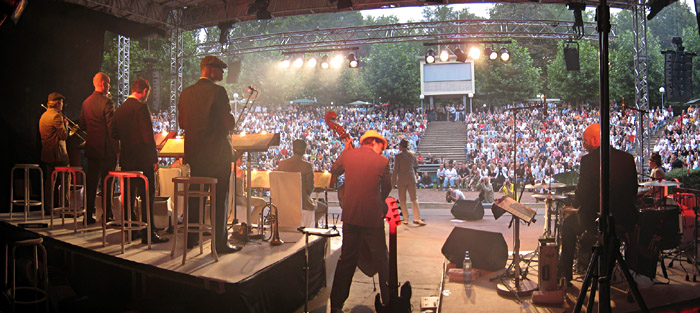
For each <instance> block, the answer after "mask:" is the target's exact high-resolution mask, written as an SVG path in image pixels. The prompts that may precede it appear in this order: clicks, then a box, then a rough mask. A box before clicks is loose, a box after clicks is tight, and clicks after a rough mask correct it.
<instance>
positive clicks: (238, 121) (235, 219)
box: [231, 87, 259, 242]
mask: <svg viewBox="0 0 700 313" xmlns="http://www.w3.org/2000/svg"><path fill="white" fill-rule="evenodd" d="M248 89H249V90H250V92H249V94H248V98H247V99H246V101H245V104H244V105H243V108H242V109H241V113H239V114H238V118H237V119H236V124H235V126H234V127H233V131H232V132H231V133H234V134H235V133H237V132H238V126H240V125H241V124H243V122H244V121H245V118H246V116H247V114H248V113H250V108H249V106H248V104H249V103H251V101H250V99H251V98H253V94H255V98H253V102H255V100H256V99H257V98H258V95H259V92H258V91H257V90H256V89H255V88H252V87H248ZM246 109H248V111H247V112H246ZM241 119H243V120H241ZM247 154H248V158H247V159H248V162H247V163H246V182H247V186H248V188H247V194H246V217H249V216H250V214H249V213H248V212H250V197H251V189H252V188H251V185H250V183H251V177H250V175H251V173H250V172H251V167H250V161H251V157H250V151H248V152H247ZM241 156H242V154H241ZM235 161H236V160H234V162H235ZM237 184H238V182H237V181H236V179H235V173H234V179H233V190H234V192H233V194H234V196H233V224H234V225H235V224H238V210H236V207H237V206H238V195H236V190H237V187H238V186H236V185H237ZM250 224H251V223H250V220H248V221H247V224H246V225H245V230H244V231H243V235H242V237H243V238H242V240H243V241H244V242H247V241H250V239H249V238H248V232H249V231H250Z"/></svg>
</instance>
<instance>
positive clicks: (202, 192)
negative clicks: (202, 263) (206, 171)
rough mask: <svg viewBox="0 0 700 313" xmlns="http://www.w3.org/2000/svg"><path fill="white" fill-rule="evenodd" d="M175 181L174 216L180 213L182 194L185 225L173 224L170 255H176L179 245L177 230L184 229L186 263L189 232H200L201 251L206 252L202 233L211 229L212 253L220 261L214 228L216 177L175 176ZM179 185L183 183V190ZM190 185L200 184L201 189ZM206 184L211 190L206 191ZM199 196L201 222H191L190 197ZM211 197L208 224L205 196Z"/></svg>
mask: <svg viewBox="0 0 700 313" xmlns="http://www.w3.org/2000/svg"><path fill="white" fill-rule="evenodd" d="M173 183H174V185H175V188H174V192H175V205H174V208H173V209H174V212H173V216H179V215H178V208H179V204H178V201H179V199H180V196H182V197H183V201H184V203H183V206H182V207H183V210H184V212H183V225H182V226H180V225H177V224H176V225H173V247H172V250H170V256H175V247H176V246H177V231H178V229H182V232H183V234H184V236H183V238H184V240H183V241H184V242H183V244H182V247H183V248H182V251H183V252H182V264H183V265H184V264H185V261H186V260H187V234H188V233H191V232H192V233H198V234H199V253H200V254H203V253H204V247H203V246H204V243H203V242H202V233H204V232H206V231H210V232H211V233H212V236H211V254H212V255H213V256H214V260H216V261H217V262H218V261H219V256H218V255H217V254H216V232H215V230H214V225H216V183H217V179H216V178H211V177H173ZM179 185H182V190H180V189H179ZM190 185H199V190H190ZM205 186H208V187H209V191H206V188H205ZM192 197H194V198H199V212H198V213H199V214H197V215H198V216H199V223H194V224H192V223H190V222H189V203H188V202H189V198H192ZM207 197H210V199H211V201H210V203H211V205H210V207H211V209H210V210H209V212H210V221H211V224H210V225H207V224H206V223H205V220H204V211H205V206H204V205H205V204H206V201H205V198H207Z"/></svg>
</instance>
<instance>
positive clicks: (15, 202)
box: [10, 164, 44, 222]
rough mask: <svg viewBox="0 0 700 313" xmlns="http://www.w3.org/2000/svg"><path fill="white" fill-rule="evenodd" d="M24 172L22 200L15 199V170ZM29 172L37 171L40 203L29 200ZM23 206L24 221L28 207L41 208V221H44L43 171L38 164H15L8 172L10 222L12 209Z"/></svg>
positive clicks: (27, 213)
mask: <svg viewBox="0 0 700 313" xmlns="http://www.w3.org/2000/svg"><path fill="white" fill-rule="evenodd" d="M18 169H22V170H24V198H23V199H15V170H18ZM29 170H38V171H39V177H40V179H41V201H37V200H31V192H32V188H31V186H30V185H29ZM14 205H22V206H24V221H25V222H26V221H27V219H28V218H29V207H30V206H41V219H44V171H42V170H41V167H40V166H39V165H38V164H15V166H13V167H12V171H11V172H10V220H12V207H13V206H14Z"/></svg>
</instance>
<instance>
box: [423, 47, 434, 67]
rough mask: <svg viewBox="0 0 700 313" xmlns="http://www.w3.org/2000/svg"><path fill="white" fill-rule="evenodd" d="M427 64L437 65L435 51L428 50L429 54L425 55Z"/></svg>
mask: <svg viewBox="0 0 700 313" xmlns="http://www.w3.org/2000/svg"><path fill="white" fill-rule="evenodd" d="M425 63H428V64H432V63H435V50H433V49H428V52H426V53H425Z"/></svg>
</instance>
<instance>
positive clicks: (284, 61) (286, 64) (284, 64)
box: [280, 57, 292, 68]
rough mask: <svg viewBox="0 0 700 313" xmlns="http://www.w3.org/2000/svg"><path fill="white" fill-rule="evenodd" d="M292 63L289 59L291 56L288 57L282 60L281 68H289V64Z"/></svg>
mask: <svg viewBox="0 0 700 313" xmlns="http://www.w3.org/2000/svg"><path fill="white" fill-rule="evenodd" d="M291 63H292V61H291V60H289V57H286V58H284V59H282V61H280V67H281V68H289V65H290V64H291Z"/></svg>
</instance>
